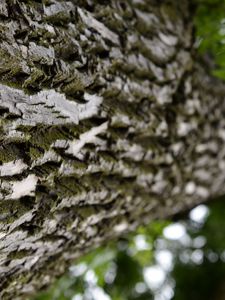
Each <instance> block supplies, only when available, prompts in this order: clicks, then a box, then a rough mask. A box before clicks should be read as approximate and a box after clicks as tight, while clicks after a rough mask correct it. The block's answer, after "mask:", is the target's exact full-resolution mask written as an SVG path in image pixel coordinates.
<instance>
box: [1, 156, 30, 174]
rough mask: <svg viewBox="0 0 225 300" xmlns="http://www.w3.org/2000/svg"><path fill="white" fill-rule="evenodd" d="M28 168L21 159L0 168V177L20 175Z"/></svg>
mask: <svg viewBox="0 0 225 300" xmlns="http://www.w3.org/2000/svg"><path fill="white" fill-rule="evenodd" d="M27 168H28V166H27V165H26V164H25V163H24V162H23V160H22V159H18V160H15V161H10V162H7V163H4V164H3V165H1V166H0V176H13V175H16V174H21V173H22V172H23V171H24V170H26V169H27Z"/></svg>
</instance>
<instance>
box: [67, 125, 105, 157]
mask: <svg viewBox="0 0 225 300" xmlns="http://www.w3.org/2000/svg"><path fill="white" fill-rule="evenodd" d="M107 128H108V122H105V123H103V124H101V125H100V126H97V127H93V128H91V129H90V130H89V131H87V132H85V133H83V134H81V135H80V139H79V140H74V141H72V142H71V143H70V144H69V148H68V149H67V150H66V153H69V154H73V155H74V156H76V155H77V154H78V153H79V152H80V150H81V149H82V148H83V147H84V146H85V144H88V143H95V142H96V141H97V142H99V139H98V138H97V135H98V134H100V133H103V132H105V131H106V130H107Z"/></svg>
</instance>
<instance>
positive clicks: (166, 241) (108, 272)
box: [32, 0, 225, 300]
mask: <svg viewBox="0 0 225 300" xmlns="http://www.w3.org/2000/svg"><path fill="white" fill-rule="evenodd" d="M194 2H195V3H198V4H199V6H198V9H197V11H196V16H195V23H196V36H197V37H196V42H195V48H196V50H197V51H198V53H199V59H201V58H200V57H204V59H206V60H208V61H210V62H211V66H212V68H211V72H212V73H213V74H214V75H215V76H217V77H220V78H221V79H223V80H225V0H195V1H194ZM212 61H213V63H212ZM151 299H154V300H169V299H176V300H203V299H204V300H225V198H224V199H220V200H215V201H212V202H211V204H210V206H206V205H204V204H202V205H199V206H198V207H196V208H194V209H193V210H191V211H190V212H187V213H186V214H184V215H182V216H179V217H176V220H167V221H155V222H153V223H151V224H149V225H148V226H146V227H140V228H138V229H137V231H136V232H135V233H132V234H130V235H128V236H125V237H123V238H121V239H120V240H119V241H117V242H112V243H111V244H108V245H105V246H103V247H102V248H100V249H97V250H95V251H93V252H92V253H90V254H88V255H87V256H85V257H83V258H82V260H80V261H78V262H76V264H74V265H72V266H71V267H70V269H69V271H68V273H67V274H66V275H65V276H64V277H62V278H61V279H59V280H58V281H57V282H55V284H54V285H53V286H52V287H51V288H50V289H49V290H48V291H45V292H40V293H39V294H38V295H37V296H36V297H35V298H33V299H32V300H151Z"/></svg>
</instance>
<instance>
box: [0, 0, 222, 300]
mask: <svg viewBox="0 0 225 300" xmlns="http://www.w3.org/2000/svg"><path fill="white" fill-rule="evenodd" d="M192 14H193V12H192V11H191V7H190V4H189V2H188V1H186V0H182V1H177V0H171V1H169V0H168V1H154V0H129V1H128V0H127V1H117V0H111V1H103V0H102V1H94V0H93V1H92V0H86V1H85V0H83V1H82V0H73V1H72V0H71V1H60V0H42V1H35V0H32V1H25V0H24V1H17V0H1V3H0V37H1V44H0V54H1V61H0V81H1V85H0V138H1V144H0V162H1V165H0V297H1V299H24V297H26V296H27V295H30V294H32V293H34V292H35V291H37V290H38V289H40V288H42V287H44V286H47V285H49V283H50V282H51V281H52V280H54V278H55V277H56V276H59V275H60V274H62V273H63V272H64V271H65V269H66V268H67V266H68V265H69V264H70V263H71V261H72V260H74V259H75V258H77V257H79V256H81V255H83V254H84V253H85V252H87V251H89V250H90V249H92V248H93V247H97V246H98V245H100V244H102V243H103V242H106V241H107V240H108V239H112V238H116V237H117V236H119V235H120V234H122V233H124V232H126V231H130V230H133V229H134V228H135V227H136V226H137V225H139V224H141V223H147V222H149V221H152V220H154V219H155V218H165V217H167V216H171V215H173V214H176V213H178V212H180V211H182V210H185V209H187V208H190V207H193V206H194V205H196V204H198V203H201V202H203V201H206V200H207V199H209V198H211V197H214V196H219V195H223V194H225V121H224V119H223V114H224V113H225V102H224V94H225V93H224V85H223V84H222V83H220V82H218V81H216V80H215V79H213V78H210V77H209V76H208V75H207V73H206V71H205V70H204V69H203V68H202V67H200V66H199V65H196V64H194V61H195V60H196V57H195V51H194V49H193V46H192V44H193V40H194V38H193V25H192Z"/></svg>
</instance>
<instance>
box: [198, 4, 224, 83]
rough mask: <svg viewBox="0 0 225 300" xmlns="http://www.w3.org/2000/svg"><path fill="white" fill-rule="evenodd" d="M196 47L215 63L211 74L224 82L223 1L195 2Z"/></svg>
mask: <svg viewBox="0 0 225 300" xmlns="http://www.w3.org/2000/svg"><path fill="white" fill-rule="evenodd" d="M194 3H196V4H198V9H197V11H196V18H195V24H196V33H197V41H196V46H197V48H198V51H199V52H200V53H201V54H207V55H209V56H210V57H211V58H212V59H213V60H214V62H215V63H216V66H215V69H214V70H213V74H214V75H216V76H218V77H220V78H221V79H224V80H225V0H195V1H194Z"/></svg>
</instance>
